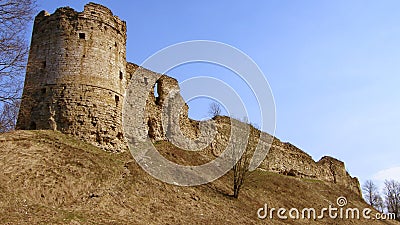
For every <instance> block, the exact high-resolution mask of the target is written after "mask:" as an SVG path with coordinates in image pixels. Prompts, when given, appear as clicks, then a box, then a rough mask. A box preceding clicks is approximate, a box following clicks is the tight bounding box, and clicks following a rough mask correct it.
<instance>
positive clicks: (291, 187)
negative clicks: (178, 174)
mask: <svg viewBox="0 0 400 225" xmlns="http://www.w3.org/2000/svg"><path fill="white" fill-rule="evenodd" d="M156 146H157V148H158V149H159V151H160V152H161V153H162V154H163V155H165V156H166V157H169V158H174V159H175V161H177V162H180V163H183V164H197V163H199V162H203V161H205V160H206V159H202V158H200V157H201V156H200V155H197V153H196V152H190V153H187V152H182V151H181V150H179V149H176V148H174V147H173V146H172V145H170V144H169V143H167V142H158V143H157V145H156ZM0 169H1V171H2V172H1V173H0V221H1V224H400V223H398V222H394V221H365V220H344V219H337V220H331V219H322V220H307V219H300V220H279V219H277V218H276V217H275V218H274V219H273V220H270V219H266V220H259V219H258V218H257V214H256V212H257V209H259V208H260V207H262V206H264V204H265V203H268V205H269V206H270V207H276V208H279V207H284V208H287V209H289V208H292V207H295V208H298V209H302V208H306V207H314V208H316V209H321V208H323V207H328V206H329V204H336V199H337V198H338V197H339V196H345V197H346V198H347V200H348V202H349V204H348V207H357V208H360V209H363V208H364V207H367V205H366V204H365V202H364V201H363V200H362V199H361V198H360V197H359V196H357V195H356V194H355V193H354V192H352V191H348V190H343V188H340V187H339V186H336V185H334V184H332V183H330V182H323V181H317V180H310V179H301V178H295V177H288V176H283V175H278V174H275V173H270V172H265V171H261V170H257V171H255V172H253V173H251V174H250V176H249V178H248V180H247V182H246V184H245V185H244V187H243V190H242V192H241V195H240V196H239V199H233V198H231V197H230V196H229V194H232V193H231V192H232V191H231V179H230V174H228V175H226V176H224V177H222V178H220V179H218V180H217V181H215V182H213V183H210V184H207V185H202V186H197V187H178V186H173V185H169V184H165V183H163V182H160V181H158V180H156V179H154V178H152V177H151V176H149V175H147V174H146V173H145V172H144V171H143V170H142V169H141V168H140V167H139V166H138V165H137V164H136V162H135V161H134V159H133V158H132V156H131V155H130V154H129V153H122V154H112V153H107V152H104V151H102V150H100V149H98V148H96V147H94V146H92V145H90V144H86V143H84V142H81V141H78V140H76V139H74V138H71V137H68V136H66V135H63V134H61V133H58V132H53V131H16V132H12V133H7V134H2V135H0Z"/></svg>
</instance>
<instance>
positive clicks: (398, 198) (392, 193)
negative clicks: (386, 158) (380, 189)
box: [384, 180, 400, 220]
mask: <svg viewBox="0 0 400 225" xmlns="http://www.w3.org/2000/svg"><path fill="white" fill-rule="evenodd" d="M384 195H385V203H386V208H387V210H388V212H389V213H394V214H395V215H396V219H397V220H400V183H399V182H397V181H395V180H385V187H384Z"/></svg>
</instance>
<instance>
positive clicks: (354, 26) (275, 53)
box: [38, 0, 400, 183]
mask: <svg viewBox="0 0 400 225" xmlns="http://www.w3.org/2000/svg"><path fill="white" fill-rule="evenodd" d="M38 3H39V8H40V9H45V10H46V11H49V12H54V10H55V9H56V8H57V7H61V6H70V7H72V8H75V9H76V10H78V11H82V10H83V6H84V4H85V3H87V2H86V1H81V0H74V1H44V0H39V1H38ZM97 3H100V4H103V5H105V6H107V7H109V8H110V9H111V10H112V11H113V12H114V14H116V15H118V16H119V17H120V18H121V19H123V20H125V21H127V25H128V46H127V52H128V53H127V59H128V60H129V61H131V62H134V63H138V64H140V63H141V62H143V61H144V60H145V59H146V58H147V57H149V56H151V55H152V54H154V53H155V52H157V51H158V50H160V49H162V48H165V47H167V46H169V45H172V44H175V43H179V42H182V41H190V40H199V39H205V40H213V41H219V42H223V43H226V44H229V45H232V46H234V47H236V48H238V49H240V50H241V51H243V52H244V53H246V54H247V55H249V56H250V57H251V58H252V59H253V60H254V61H255V62H256V63H257V64H258V66H259V67H260V68H261V70H262V71H263V72H264V74H265V76H266V78H267V79H268V81H269V84H270V86H271V88H272V91H273V94H274V97H275V103H276V116H277V118H276V136H277V137H278V138H280V139H281V140H283V141H288V142H291V143H293V144H295V145H296V146H298V147H300V148H301V149H303V150H304V151H306V152H307V153H309V154H311V155H312V156H313V158H314V159H315V160H319V159H320V158H321V157H322V156H324V155H332V156H334V157H336V158H338V159H340V160H342V161H344V162H345V163H346V167H347V169H348V171H349V172H350V173H351V175H353V176H357V177H359V178H360V180H361V182H363V181H365V180H366V179H374V180H375V181H376V182H378V183H380V182H382V180H384V179H385V178H393V179H397V180H400V160H399V147H398V144H397V140H398V139H397V138H398V134H399V130H400V119H399V115H400V104H399V103H400V101H399V99H400V91H399V86H400V14H399V13H398V12H399V10H400V1H395V0H393V1H389V0H384V1H368V0H362V1H361V0H352V1H345V0H338V1H319V0H303V1H286V0H268V1H264V0H259V1H226V0H219V1H209V0H204V1H153V0H149V1H125V2H124V3H122V1H100V0H99V1H97ZM213 73H216V74H213ZM168 74H169V75H170V76H173V77H176V78H178V80H179V81H183V80H185V79H188V78H190V77H191V76H199V75H215V76H216V77H218V76H220V77H224V78H225V79H226V77H230V76H228V74H229V71H224V70H223V69H221V68H217V67H216V66H214V67H213V66H210V65H208V66H204V65H189V66H186V67H185V66H182V67H180V68H176V69H174V70H172V71H170V72H169V73H168ZM221 74H223V75H221ZM232 77H233V76H232ZM229 80H230V79H227V82H229ZM232 80H234V78H232ZM238 89H239V90H240V89H241V88H240V87H239V88H238ZM250 102H251V101H250ZM206 104H207V102H206V101H205V100H204V99H203V100H197V101H193V102H191V104H189V105H190V106H191V111H190V114H191V115H192V116H193V117H195V118H201V117H203V116H205V115H206V113H207V105H206ZM254 120H256V121H257V118H255V119H254Z"/></svg>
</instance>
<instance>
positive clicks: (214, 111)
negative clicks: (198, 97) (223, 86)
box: [208, 102, 222, 118]
mask: <svg viewBox="0 0 400 225" xmlns="http://www.w3.org/2000/svg"><path fill="white" fill-rule="evenodd" d="M221 111H222V110H221V105H220V104H218V103H215V102H212V103H210V105H209V107H208V115H209V116H210V117H211V118H214V117H216V116H219V115H221Z"/></svg>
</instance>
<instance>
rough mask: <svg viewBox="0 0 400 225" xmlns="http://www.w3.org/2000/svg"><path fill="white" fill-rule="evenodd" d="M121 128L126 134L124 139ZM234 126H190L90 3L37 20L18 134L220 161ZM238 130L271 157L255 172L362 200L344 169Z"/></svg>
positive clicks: (174, 93) (108, 18)
mask: <svg viewBox="0 0 400 225" xmlns="http://www.w3.org/2000/svg"><path fill="white" fill-rule="evenodd" d="M155 90H157V93H154V91H155ZM125 98H127V99H131V98H133V100H129V101H126V104H129V107H123V104H125ZM126 108H128V109H129V110H130V111H129V112H126V111H123V110H126ZM127 113H129V115H130V116H123V115H127ZM123 120H124V121H123ZM123 123H124V124H129V126H125V128H126V127H128V128H127V129H131V130H125V131H124V129H123V126H122V124H123ZM237 124H240V123H236V125H234V124H233V123H232V119H231V118H229V117H221V116H218V117H215V118H213V119H212V120H210V121H205V122H199V121H194V120H192V119H190V118H189V117H188V106H187V104H186V103H185V102H184V100H183V98H182V97H181V95H180V89H179V84H178V81H177V80H176V79H174V78H171V77H169V76H166V75H162V74H158V73H155V72H152V71H150V70H147V69H145V68H142V67H139V66H137V65H135V64H133V63H129V62H127V61H126V24H125V22H124V21H122V20H120V19H119V18H118V17H116V16H114V15H113V13H112V12H111V11H110V10H109V9H107V8H106V7H104V6H101V5H98V4H94V3H89V4H87V5H86V6H85V8H84V11H83V12H76V11H75V10H73V9H71V8H68V7H65V8H59V9H57V10H56V12H55V13H53V14H51V15H50V14H49V13H47V12H44V11H42V12H41V13H39V15H38V16H37V17H36V19H35V22H34V29H33V34H32V42H31V48H30V53H29V59H28V66H27V72H26V79H25V86H24V92H23V98H22V103H21V109H20V114H19V116H18V121H17V128H19V129H51V130H58V131H61V132H63V133H66V134H69V135H73V136H76V137H78V138H80V139H81V140H84V141H86V142H89V143H92V144H94V145H96V146H98V147H100V148H102V149H104V150H107V151H111V152H121V151H125V150H126V149H127V145H126V141H125V140H128V141H144V140H146V139H151V140H152V141H160V140H165V141H170V142H172V143H173V144H175V145H177V146H178V147H182V146H186V147H188V148H191V149H194V148H199V149H204V150H205V151H204V152H205V154H212V155H213V156H215V157H217V156H218V155H220V154H221V153H222V152H223V151H224V149H225V147H226V146H227V145H228V143H229V141H230V140H229V139H230V132H231V129H232V126H238V125H237ZM238 127H241V128H239V129H243V128H244V127H248V128H249V134H250V137H249V148H251V149H252V151H254V150H255V149H256V148H262V149H263V148H268V149H270V150H269V153H268V155H267V157H266V159H265V160H264V161H263V162H262V163H261V165H260V167H259V168H260V169H263V170H267V171H271V172H275V173H280V174H283V175H288V176H294V177H301V178H310V179H318V180H323V181H327V182H332V183H336V184H338V185H342V186H343V187H346V188H349V189H351V190H353V191H354V192H356V193H358V194H360V187H359V182H358V180H357V178H352V177H351V176H350V175H349V174H348V173H347V172H346V169H345V166H344V163H343V162H341V161H339V160H337V159H334V158H331V157H323V158H322V159H321V160H319V161H318V162H315V161H314V160H313V159H312V158H311V156H309V155H308V154H307V153H305V152H303V151H302V150H300V149H298V148H296V147H295V146H293V145H291V144H289V143H283V142H281V141H280V140H279V139H277V138H275V137H272V136H271V135H269V134H267V133H264V132H261V131H259V130H257V129H255V128H254V127H252V126H251V125H248V124H241V125H240V126H238ZM127 134H130V135H131V136H129V135H127ZM257 143H258V144H257Z"/></svg>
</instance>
